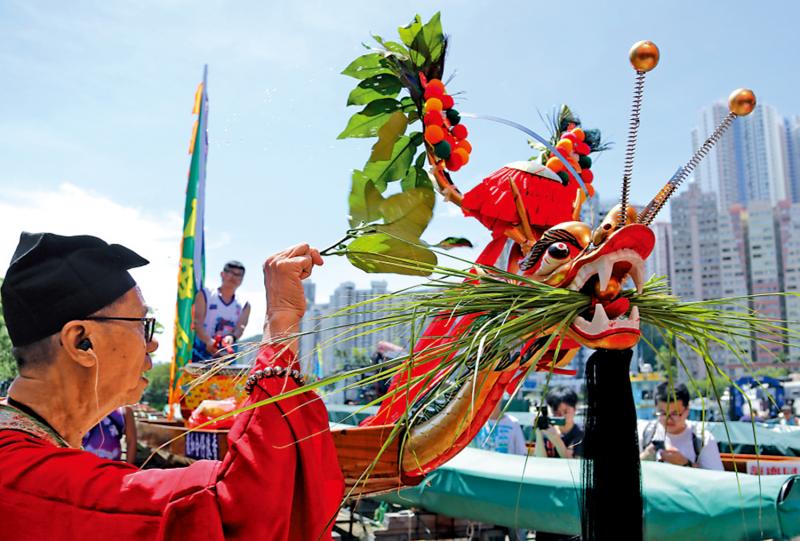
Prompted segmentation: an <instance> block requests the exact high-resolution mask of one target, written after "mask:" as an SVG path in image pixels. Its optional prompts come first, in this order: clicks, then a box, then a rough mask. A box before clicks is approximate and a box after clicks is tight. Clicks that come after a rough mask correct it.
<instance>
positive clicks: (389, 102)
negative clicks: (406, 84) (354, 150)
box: [337, 98, 400, 139]
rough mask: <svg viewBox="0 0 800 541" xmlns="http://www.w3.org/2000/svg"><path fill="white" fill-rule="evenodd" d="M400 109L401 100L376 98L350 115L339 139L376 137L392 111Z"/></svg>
mask: <svg viewBox="0 0 800 541" xmlns="http://www.w3.org/2000/svg"><path fill="white" fill-rule="evenodd" d="M399 109H400V102H399V101H397V100H396V99H393V98H384V99H380V100H375V101H373V102H370V103H368V104H367V106H366V107H364V110H363V111H361V112H359V113H356V114H354V115H353V116H352V117H350V121H349V122H348V123H347V127H346V128H345V129H344V131H343V132H342V133H340V134H339V136H338V137H337V139H346V138H347V137H375V136H376V135H378V130H379V129H380V128H381V126H383V125H384V124H385V123H386V122H387V121H388V120H389V118H390V117H391V116H392V113H394V112H395V111H398V110H399Z"/></svg>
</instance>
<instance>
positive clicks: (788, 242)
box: [775, 201, 800, 368]
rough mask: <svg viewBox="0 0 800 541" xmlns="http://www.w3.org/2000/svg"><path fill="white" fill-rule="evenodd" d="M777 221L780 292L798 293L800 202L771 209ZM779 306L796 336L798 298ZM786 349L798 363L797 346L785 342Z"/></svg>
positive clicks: (799, 314) (799, 330)
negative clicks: (787, 346) (781, 306)
mask: <svg viewBox="0 0 800 541" xmlns="http://www.w3.org/2000/svg"><path fill="white" fill-rule="evenodd" d="M775 213H776V216H777V222H778V232H779V235H778V236H779V238H780V240H781V242H780V255H781V261H780V263H781V265H780V269H781V273H780V274H781V279H782V283H781V290H782V291H786V292H792V293H800V203H790V202H788V201H783V202H781V203H778V206H777V208H776V209H775ZM781 301H782V303H783V314H784V319H786V321H787V327H788V328H789V329H790V330H791V331H794V332H797V333H800V297H794V296H787V297H783V298H782V299H781ZM789 343H790V347H789V348H788V351H787V352H786V356H787V360H788V361H789V362H790V363H793V364H794V363H799V364H796V365H795V366H794V367H795V368H796V367H797V366H800V343H796V342H793V341H791V340H790V341H789Z"/></svg>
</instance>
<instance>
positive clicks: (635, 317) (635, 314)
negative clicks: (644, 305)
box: [628, 306, 639, 322]
mask: <svg viewBox="0 0 800 541" xmlns="http://www.w3.org/2000/svg"><path fill="white" fill-rule="evenodd" d="M628 319H630V320H631V321H636V322H638V321H639V307H638V306H634V307H633V308H631V315H630V316H628Z"/></svg>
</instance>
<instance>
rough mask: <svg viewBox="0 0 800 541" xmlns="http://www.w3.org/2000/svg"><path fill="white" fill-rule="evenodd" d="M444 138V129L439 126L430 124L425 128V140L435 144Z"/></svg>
mask: <svg viewBox="0 0 800 541" xmlns="http://www.w3.org/2000/svg"><path fill="white" fill-rule="evenodd" d="M443 139H444V130H443V129H442V128H441V127H440V126H436V125H431V126H428V127H426V128H425V140H426V141H427V142H428V143H430V144H432V145H435V144H436V143H438V142H439V141H442V140H443Z"/></svg>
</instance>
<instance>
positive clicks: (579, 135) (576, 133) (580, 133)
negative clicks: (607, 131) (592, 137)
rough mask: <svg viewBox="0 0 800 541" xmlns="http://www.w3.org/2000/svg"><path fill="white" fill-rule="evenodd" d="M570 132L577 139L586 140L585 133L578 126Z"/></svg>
mask: <svg viewBox="0 0 800 541" xmlns="http://www.w3.org/2000/svg"><path fill="white" fill-rule="evenodd" d="M572 134H573V135H574V136H575V137H577V138H578V141H585V140H586V134H585V133H584V132H583V130H582V129H580V128H575V129H574V130H572Z"/></svg>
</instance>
